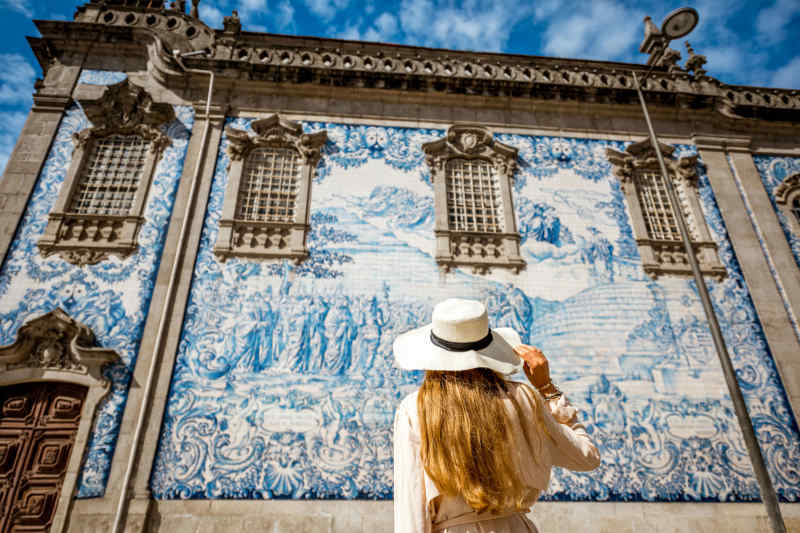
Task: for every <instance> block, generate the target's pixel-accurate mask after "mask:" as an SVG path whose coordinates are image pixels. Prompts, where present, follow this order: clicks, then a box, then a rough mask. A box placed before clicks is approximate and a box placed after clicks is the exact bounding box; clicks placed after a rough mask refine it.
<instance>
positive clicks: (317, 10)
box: [305, 0, 350, 20]
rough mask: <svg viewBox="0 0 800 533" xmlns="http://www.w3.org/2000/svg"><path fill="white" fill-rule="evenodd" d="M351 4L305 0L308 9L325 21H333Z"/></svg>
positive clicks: (335, 0) (332, 0)
mask: <svg viewBox="0 0 800 533" xmlns="http://www.w3.org/2000/svg"><path fill="white" fill-rule="evenodd" d="M349 3H350V0H305V4H306V7H307V8H308V9H309V10H310V11H311V12H312V13H314V14H316V15H319V16H320V17H322V18H323V19H324V20H331V19H332V18H333V17H335V16H336V14H337V13H338V12H339V11H342V10H343V9H345V8H346V7H347V5H348V4H349Z"/></svg>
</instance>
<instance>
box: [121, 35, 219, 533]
mask: <svg viewBox="0 0 800 533" xmlns="http://www.w3.org/2000/svg"><path fill="white" fill-rule="evenodd" d="M204 53H207V51H206V50H198V51H196V52H190V53H188V54H184V56H183V57H186V56H190V55H199V54H204ZM173 56H174V58H175V60H176V61H177V63H178V65H180V67H181V69H183V71H184V72H187V73H193V74H205V75H207V76H209V81H208V96H207V97H206V112H205V120H206V123H205V125H204V126H203V137H202V140H201V141H200V150H199V151H198V152H197V162H196V163H195V167H194V176H193V179H192V187H191V189H190V190H189V201H188V202H187V204H186V211H185V213H184V217H183V220H184V222H183V227H182V228H181V234H180V238H179V239H178V246H177V248H176V253H175V258H174V259H173V260H172V270H171V272H170V277H169V285H167V294H166V295H165V298H164V307H163V309H162V310H161V319H160V320H159V324H158V333H157V335H156V342H155V345H154V348H153V353H154V354H158V353H160V352H161V349H162V344H163V342H164V334H165V333H166V331H167V313H168V312H169V310H170V308H171V306H170V305H169V302H171V301H172V299H173V297H174V293H175V287H176V284H177V280H178V274H179V272H180V270H179V268H178V265H179V263H180V262H181V258H182V256H181V250H183V249H184V246H185V241H186V236H187V235H188V234H189V227H190V225H191V224H190V221H191V217H190V215H191V210H192V208H193V206H194V203H195V197H196V196H197V184H198V182H199V181H200V168H201V166H202V165H203V160H204V159H205V158H206V144H207V143H208V126H209V124H210V123H211V96H212V94H213V91H214V72H212V71H210V70H200V69H189V68H186V66H185V65H184V64H183V61H182V60H181V57H182V56H181V55H180V54H179V53H178V51H177V50H175V51H173ZM157 367H158V365H157V361H155V360H154V361H153V362H152V364H151V365H150V369H149V370H148V373H147V381H146V382H145V386H144V394H143V396H142V406H141V408H140V409H139V418H138V420H137V421H136V430H135V431H134V433H133V441H132V443H131V453H130V455H129V456H128V464H127V467H126V468H125V478H124V480H123V482H122V493H121V494H120V497H119V502H117V510H116V514H115V515H114V527H113V528H112V532H113V533H120V532H121V531H122V529H121V527H122V517H123V515H124V514H125V511H126V510H127V505H128V494H129V493H130V483H131V475H132V474H133V467H134V463H135V461H136V456H137V455H138V454H139V442H140V440H141V437H142V431H143V430H144V423H145V418H146V417H147V414H148V412H149V411H150V403H151V399H152V389H153V384H154V383H155V381H156V380H155V378H156V368H157Z"/></svg>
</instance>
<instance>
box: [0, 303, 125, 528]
mask: <svg viewBox="0 0 800 533" xmlns="http://www.w3.org/2000/svg"><path fill="white" fill-rule="evenodd" d="M118 359H119V355H118V354H117V353H116V352H115V351H113V350H109V349H106V348H101V347H96V346H95V336H94V333H93V332H92V330H91V329H89V327H88V326H85V325H84V324H81V323H80V322H77V321H76V320H75V319H73V318H72V317H70V316H69V315H68V314H67V313H66V312H65V311H63V310H62V309H60V308H56V309H55V310H53V311H51V312H49V313H47V314H45V315H43V316H40V317H37V318H33V319H31V320H28V321H26V322H25V324H24V325H23V326H22V327H20V329H19V331H18V332H17V339H16V341H14V343H13V344H10V345H7V346H0V387H5V386H9V385H18V384H20V383H31V382H60V383H73V384H76V385H81V386H84V387H86V389H87V392H86V400H85V401H84V404H83V409H82V411H81V419H80V423H79V425H78V431H77V433H76V435H75V445H74V447H73V449H72V454H71V455H70V458H69V463H68V466H67V472H66V475H65V477H64V482H63V484H62V486H61V492H60V494H59V496H58V503H57V506H56V512H55V515H54V518H53V523H52V525H51V526H50V531H51V532H53V533H57V532H62V531H66V529H67V525H68V524H67V519H68V517H69V509H70V505H71V502H72V499H73V496H74V492H75V489H76V487H77V482H78V475H79V474H80V472H81V465H82V463H83V459H84V454H85V452H86V445H87V444H88V442H89V436H90V432H91V428H92V424H93V422H94V416H95V412H96V410H97V406H98V405H99V403H100V400H102V399H103V398H104V397H105V395H106V394H108V392H109V390H110V389H111V383H110V382H109V380H108V379H106V378H105V377H104V376H103V374H102V368H103V367H104V366H105V365H107V364H109V363H112V362H114V361H116V360H118Z"/></svg>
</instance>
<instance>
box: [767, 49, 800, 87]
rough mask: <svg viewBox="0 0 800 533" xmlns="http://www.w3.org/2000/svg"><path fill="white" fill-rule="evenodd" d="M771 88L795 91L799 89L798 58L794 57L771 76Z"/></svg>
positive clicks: (799, 71)
mask: <svg viewBox="0 0 800 533" xmlns="http://www.w3.org/2000/svg"><path fill="white" fill-rule="evenodd" d="M769 84H770V86H771V87H780V88H785V89H796V88H797V87H800V56H797V57H795V58H794V59H792V60H791V61H789V62H788V63H787V64H786V65H784V66H782V67H781V68H779V69H778V70H776V71H775V73H774V74H773V75H772V80H771V81H770V83H769Z"/></svg>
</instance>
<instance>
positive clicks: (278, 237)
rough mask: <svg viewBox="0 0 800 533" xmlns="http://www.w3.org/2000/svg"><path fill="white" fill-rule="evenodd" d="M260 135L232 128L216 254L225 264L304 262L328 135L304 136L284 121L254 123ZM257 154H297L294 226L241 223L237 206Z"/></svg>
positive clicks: (297, 125) (294, 124)
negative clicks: (261, 151) (230, 261)
mask: <svg viewBox="0 0 800 533" xmlns="http://www.w3.org/2000/svg"><path fill="white" fill-rule="evenodd" d="M252 128H253V131H254V132H255V135H250V134H249V133H248V132H246V131H244V130H239V129H236V128H230V127H229V128H227V129H226V131H225V132H226V135H227V137H228V141H229V144H228V156H229V157H230V165H229V167H228V185H227V187H226V188H225V200H224V203H223V205H222V215H221V217H220V221H219V233H218V234H217V242H216V244H215V245H214V254H215V255H216V256H217V257H218V258H219V259H220V260H221V261H226V260H227V259H228V258H229V257H249V258H253V259H280V258H288V259H293V260H295V261H296V262H300V261H302V260H303V259H305V258H306V257H308V248H307V246H306V236H307V233H308V229H309V216H310V208H309V201H310V197H311V182H312V181H313V179H314V173H315V171H316V167H317V163H318V162H319V160H320V158H321V157H322V153H321V150H322V147H323V146H324V145H325V142H326V141H327V139H328V133H327V131H318V132H315V133H303V126H302V125H301V124H300V123H297V122H292V121H288V120H284V119H283V118H281V117H280V116H279V115H271V116H269V117H267V118H263V119H260V120H256V121H255V122H253V123H252ZM257 148H284V149H289V150H293V151H295V152H296V154H297V157H298V161H299V167H300V169H299V172H298V177H297V179H298V183H297V195H296V197H295V211H294V213H295V220H294V222H276V221H267V222H260V221H251V220H239V219H237V218H236V204H237V202H238V200H239V190H240V188H241V184H242V173H243V170H244V168H245V163H246V161H247V158H248V157H249V155H250V154H251V153H252V151H253V150H255V149H257Z"/></svg>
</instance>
